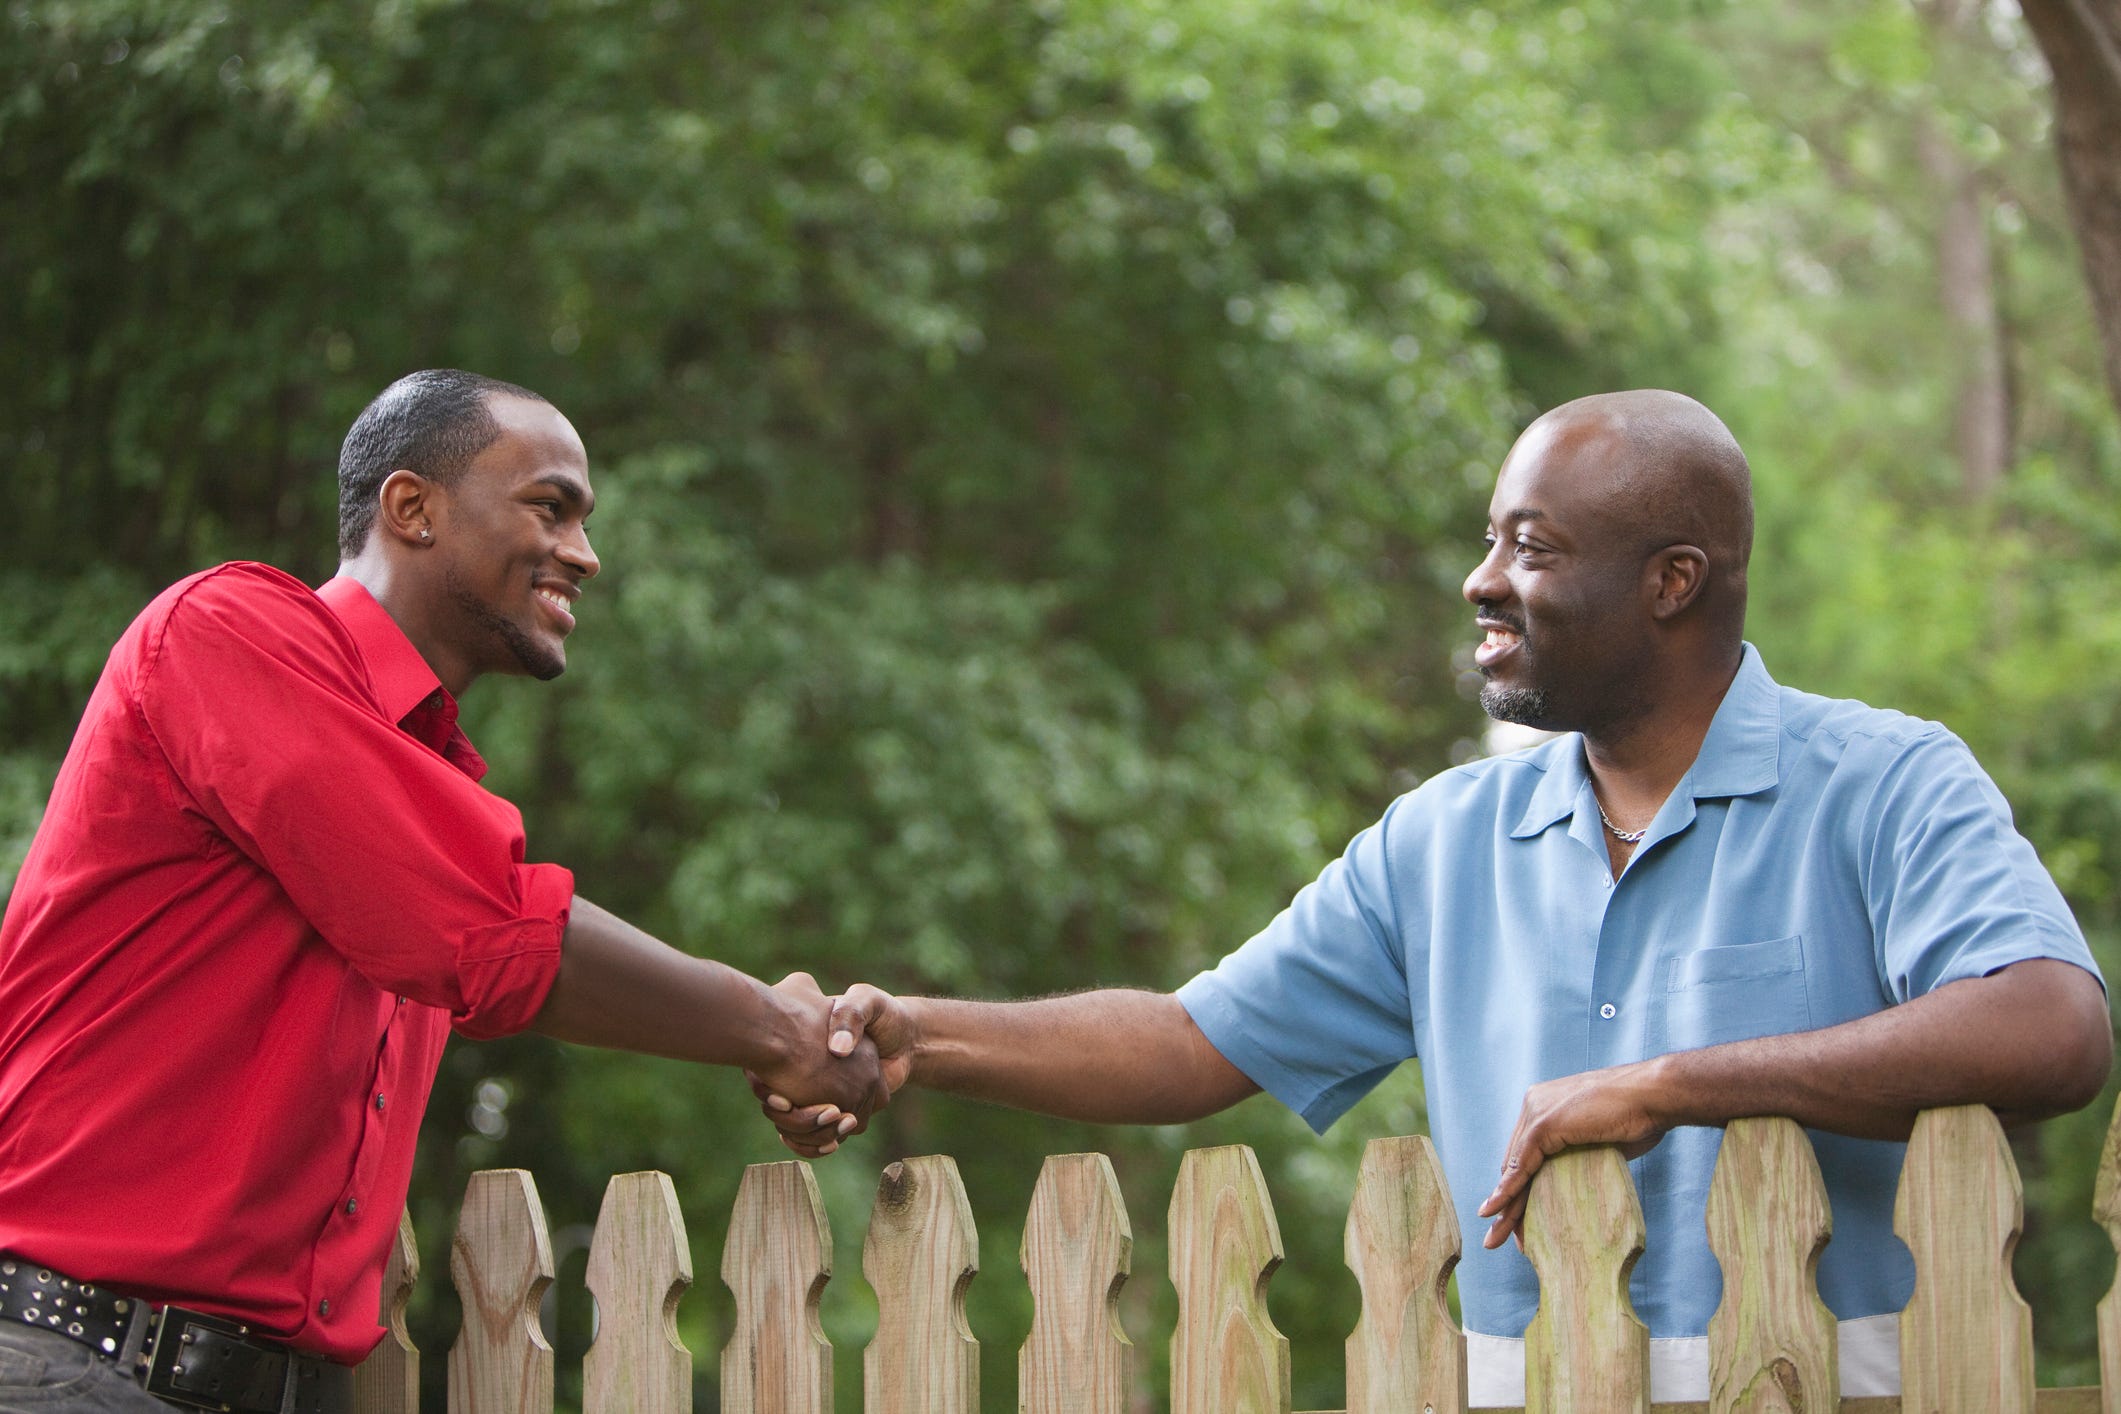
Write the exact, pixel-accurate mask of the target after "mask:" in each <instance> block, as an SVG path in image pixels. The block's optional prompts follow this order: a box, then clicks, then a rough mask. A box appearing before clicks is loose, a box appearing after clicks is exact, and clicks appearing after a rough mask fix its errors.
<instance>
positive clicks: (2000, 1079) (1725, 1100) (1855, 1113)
mask: <svg viewBox="0 0 2121 1414" xmlns="http://www.w3.org/2000/svg"><path fill="white" fill-rule="evenodd" d="M2112 1063H2113V1026H2112V1022H2111V1020H2110V1018H2109V1016H2108V1014H2107V1009H2106V993H2105V992H2104V990H2102V989H2101V988H2100V986H2099V984H2098V982H2097V981H2096V980H2094V979H2093V977H2092V975H2091V974H2090V973H2088V972H2086V971H2084V970H2083V969H2082V968H2078V967H2073V966H2071V965H2070V964H2069V963H2066V962H2055V961H2051V960H2048V959H2033V960H2030V961H2026V962H2019V963H2013V964H2012V965H2010V966H2009V967H2006V968H2003V969H2002V970H2001V971H1999V972H1995V973H1991V974H1990V975H1989V976H1987V977H1976V978H1970V979H1968V980H1966V981H1962V982H1953V983H1950V984H1948V985H1946V986H1943V987H1939V988H1938V989H1937V990H1936V991H1934V992H1931V993H1930V994H1929V995H1927V996H1924V997H1918V998H1916V999H1915V1000H1914V1001H1911V1002H1907V1003H1905V1004H1904V1005H1901V1006H1895V1007H1888V1008H1886V1009H1885V1010H1884V1011H1881V1012H1877V1013H1874V1014H1872V1015H1870V1016H1866V1017H1863V1018H1861V1019H1859V1020H1856V1021H1850V1022H1846V1023H1844V1024H1842V1025H1839V1026H1828V1027H1823V1028H1821V1029H1820V1030H1817V1031H1804V1032H1799V1033H1797V1034H1795V1035H1789V1036H1768V1037H1762V1038H1761V1039H1759V1040H1757V1041H1735V1042H1732V1043H1730V1044H1729V1045H1723V1046H1708V1047H1704V1048H1703V1049H1701V1050H1698V1051H1677V1052H1674V1053H1672V1054H1671V1055H1667V1056H1659V1057H1657V1058H1656V1059H1654V1060H1648V1061H1640V1062H1637V1063H1635V1064H1632V1065H1618V1066H1612V1067H1610V1068H1608V1069H1605V1070H1591V1071H1584V1072H1582V1073H1580V1074H1576V1075H1564V1076H1560V1077H1557V1078H1556V1079H1553V1080H1548V1081H1543V1082H1541V1083H1540V1084H1538V1085H1534V1086H1533V1087H1532V1088H1531V1089H1530V1090H1529V1091H1528V1092H1526V1094H1525V1098H1524V1105H1523V1107H1522V1108H1521V1109H1520V1110H1519V1111H1518V1116H1517V1128H1516V1129H1515V1130H1514V1131H1513V1132H1512V1133H1511V1135H1510V1141H1509V1143H1508V1144H1507V1145H1506V1146H1505V1147H1504V1150H1503V1159H1502V1178H1501V1181H1500V1182H1498V1183H1497V1184H1496V1186H1495V1191H1494V1192H1493V1193H1491V1194H1489V1195H1488V1197H1487V1199H1486V1200H1485V1201H1484V1202H1482V1203H1481V1205H1480V1213H1481V1215H1482V1216H1483V1217H1492V1218H1494V1219H1495V1222H1494V1224H1493V1225H1492V1226H1490V1227H1489V1229H1488V1233H1487V1236H1486V1238H1485V1239H1484V1243H1485V1245H1486V1246H1489V1247H1495V1246H1499V1245H1500V1244H1501V1243H1502V1242H1503V1241H1504V1240H1505V1239H1506V1238H1507V1237H1508V1236H1509V1234H1510V1233H1511V1232H1513V1231H1515V1230H1516V1229H1517V1225H1518V1223H1519V1222H1520V1221H1522V1219H1523V1216H1524V1204H1525V1194H1526V1193H1527V1191H1528V1185H1529V1184H1530V1182H1531V1179H1532V1176H1533V1174H1535V1173H1536V1172H1538V1170H1539V1168H1540V1166H1541V1165H1542V1164H1543V1163H1544V1162H1545V1161H1546V1160H1547V1159H1548V1158H1549V1157H1551V1156H1553V1155H1555V1154H1558V1153H1560V1152H1561V1151H1562V1150H1564V1149H1573V1148H1577V1147H1579V1146H1581V1145H1586V1144H1616V1145H1618V1146H1620V1149H1621V1152H1622V1153H1624V1154H1627V1155H1628V1156H1630V1157H1633V1156H1634V1155H1636V1154H1640V1153H1642V1152H1643V1151H1645V1150H1646V1149H1648V1148H1649V1146H1650V1145H1652V1144H1654V1143H1656V1142H1657V1140H1658V1138H1659V1137H1660V1136H1661V1135H1663V1133H1664V1132H1665V1131H1666V1130H1668V1129H1672V1128H1675V1127H1677V1126H1679V1125H1723V1124H1728V1123H1730V1122H1731V1121H1732V1120H1734V1119H1743V1118H1745V1117H1746V1116H1748V1115H1786V1116H1788V1117H1789V1118H1791V1119H1794V1120H1796V1121H1797V1122H1798V1123H1800V1124H1804V1125H1808V1126H1810V1127H1812V1128H1814V1129H1824V1130H1830V1131H1832V1132H1834V1133H1837V1134H1852V1135H1856V1136H1857V1137H1859V1138H1868V1139H1905V1138H1907V1136H1908V1134H1909V1132H1910V1131H1912V1130H1913V1128H1914V1125H1915V1117H1916V1116H1917V1115H1918V1114H1920V1113H1921V1112H1922V1111H1923V1110H1928V1109H1938V1108H1941V1107H1943V1106H1946V1105H1972V1104H1979V1105H1987V1106H1989V1107H1991V1108H1992V1109H1994V1110H1995V1111H1996V1112H1997V1114H1998V1115H1999V1116H2001V1117H2002V1119H2003V1120H2004V1122H2005V1123H2023V1122H2025V1121H2028V1120H2035V1119H2040V1118H2043V1117H2045V1116H2047V1115H2052V1114H2060V1113H2062V1112H2063V1111H2065V1110H2072V1109H2077V1108H2079V1107H2081V1106H2083V1105H2085V1104H2087V1103H2089V1102H2090V1101H2091V1099H2092V1098H2093V1097H2094V1096H2095V1095H2097V1094H2098V1093H2099V1090H2100V1087H2101V1086H2103V1085H2104V1084H2105V1083H2106V1074H2107V1070H2108V1069H2109V1068H2110V1067H2111V1065H2112Z"/></svg>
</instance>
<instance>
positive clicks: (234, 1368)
mask: <svg viewBox="0 0 2121 1414" xmlns="http://www.w3.org/2000/svg"><path fill="white" fill-rule="evenodd" d="M0 1322H6V1323H7V1324H10V1325H12V1324H15V1323H16V1322H20V1323H21V1324H23V1325H27V1326H33V1327H35V1328H36V1329H38V1330H48V1331H52V1332H54V1333H56V1334H59V1335H63V1336H66V1337H67V1338H68V1339H70V1340H77V1341H79V1342H81V1343H82V1344H83V1345H85V1346H87V1347H88V1348H89V1349H90V1350H93V1351H94V1352H95V1353H96V1354H97V1355H98V1356H99V1357H100V1358H102V1359H105V1360H108V1361H110V1362H112V1363H113V1364H115V1365H117V1366H119V1368H121V1369H124V1370H125V1371H126V1372H127V1373H129V1374H130V1375H132V1376H133V1378H135V1379H137V1380H138V1381H139V1382H140V1385H141V1388H143V1389H145V1390H146V1391H147V1392H148V1393H149V1394H151V1395H154V1396H155V1397H156V1398H157V1399H160V1400H163V1401H164V1402H166V1403H169V1404H175V1405H180V1406H182V1407H184V1408H187V1409H217V1410H222V1411H226V1412H227V1414H349V1412H350V1411H351V1409H352V1408H353V1371H352V1370H350V1369H348V1368H347V1367H346V1366H344V1365H338V1364H334V1363H333V1362H331V1361H329V1360H323V1359H319V1358H318V1357H316V1356H314V1355H300V1354H297V1353H296V1352H294V1351H292V1350H290V1349H288V1348H287V1347H286V1346H284V1345H282V1344H280V1343H279V1342H277V1341H273V1340H267V1339H264V1338H263V1337H260V1336H255V1335H252V1334H251V1333H250V1327H248V1326H246V1325H243V1324H241V1323H240V1322H237V1321H231V1320H227V1319H225V1318H224V1317H221V1316H209V1315H207V1314H206V1313H204V1312H202V1311H191V1310H187V1309H185V1308H184V1307H182V1306H164V1307H162V1308H161V1309H159V1310H154V1309H150V1308H149V1306H148V1304H147V1303H146V1302H144V1301H140V1300H137V1299H135V1298H132V1297H128V1296H121V1295H119V1294H118V1293H116V1292H114V1291H110V1290H108V1289H107V1288H105V1287H101V1286H96V1285H94V1284H92V1283H89V1282H81V1281H75V1280H74V1279H73V1278H72V1277H69V1276H67V1275H65V1274H64V1273H61V1272H56V1271H53V1270H52V1269H51V1268H50V1267H44V1266H39V1265H38V1264H37V1263H35V1262H30V1261H25V1260H23V1259H22V1258H20V1257H13V1256H9V1255H7V1254H5V1253H0Z"/></svg>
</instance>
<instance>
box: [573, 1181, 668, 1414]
mask: <svg viewBox="0 0 2121 1414" xmlns="http://www.w3.org/2000/svg"><path fill="white" fill-rule="evenodd" d="M691 1285H692V1247H691V1245H690V1244H689V1243H688V1242H686V1240H685V1218H684V1215H683V1214H681V1213H680V1212H679V1211H678V1194H677V1189H675V1188H673V1187H672V1186H671V1183H670V1179H669V1177H668V1176H667V1175H665V1174H660V1173H622V1174H618V1175H616V1176H615V1177H614V1178H613V1179H612V1180H611V1182H610V1183H608V1184H606V1185H605V1187H604V1205H603V1207H601V1208H600V1209H598V1211H597V1227H596V1237H595V1238H594V1239H593V1240H592V1241H591V1243H590V1246H589V1272H588V1286H589V1291H590V1294H591V1295H593V1296H595V1297H596V1301H597V1335H596V1343H595V1344H594V1345H592V1346H590V1347H589V1353H588V1354H587V1355H586V1356H584V1357H583V1360H582V1414H692V1352H691V1351H689V1350H687V1349H686V1348H685V1344H684V1342H683V1341H681V1340H679V1339H678V1328H677V1312H678V1299H679V1298H680V1297H682V1296H683V1295H684V1294H685V1290H686V1288H687V1287H690V1286H691Z"/></svg>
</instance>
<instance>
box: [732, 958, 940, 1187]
mask: <svg viewBox="0 0 2121 1414" xmlns="http://www.w3.org/2000/svg"><path fill="white" fill-rule="evenodd" d="M797 977H800V978H802V979H803V980H804V981H805V982H808V981H809V978H808V976H807V975H806V974H803V973H797V974H795V976H793V977H790V978H789V979H788V981H789V982H793V981H795V980H796V978H797ZM781 985H782V986H786V985H788V983H787V982H783V983H782V984H781ZM825 1033H826V1034H825V1052H826V1053H827V1054H828V1055H830V1056H832V1057H856V1056H861V1055H870V1056H874V1057H875V1058H876V1064H877V1070H878V1076H879V1084H880V1089H881V1092H882V1096H883V1098H882V1099H881V1100H879V1101H878V1102H877V1104H876V1105H875V1106H874V1108H875V1109H882V1108H883V1107H884V1106H885V1105H887V1104H889V1103H890V1101H891V1096H893V1095H895V1094H897V1093H898V1090H899V1087H901V1086H903V1085H904V1084H905V1083H906V1081H907V1079H908V1078H909V1077H910V1076H911V1075H912V1072H913V1044H914V1040H915V1037H916V1035H917V1032H916V1029H915V1026H914V1023H913V1018H912V1015H911V1013H910V1011H909V1009H908V1008H907V1006H906V1004H905V1003H904V1002H902V1001H900V1000H899V999H898V998H897V997H894V996H892V995H891V994H890V993H889V992H886V991H884V990H883V989H881V988H878V987H872V986H870V985H868V984H867V983H861V984H859V985H857V986H854V987H850V988H849V989H848V990H847V991H846V992H845V993H843V994H841V995H840V996H837V997H834V998H833V999H832V1001H831V1005H830V1007H829V1008H828V1021H827V1025H826V1028H825ZM841 1063H843V1064H844V1061H842V1062H841ZM745 1079H747V1080H749V1081H750V1082H751V1093H752V1094H754V1095H756V1096H758V1098H759V1104H760V1107H761V1110H762V1112H763V1113H764V1114H765V1116H766V1118H767V1119H768V1120H769V1121H771V1122H772V1124H773V1127H774V1128H775V1129H777V1130H779V1131H780V1134H781V1143H783V1144H785V1145H787V1146H788V1147H789V1148H790V1149H792V1150H794V1151H795V1152H796V1153H798V1154H801V1155H802V1156H803V1157H804V1158H806V1159H815V1158H822V1157H823V1156H825V1155H826V1154H829V1153H831V1152H832V1151H833V1150H835V1149H837V1148H839V1146H840V1140H841V1139H843V1138H845V1137H847V1136H848V1135H850V1134H859V1133H860V1132H861V1131H862V1130H863V1129H866V1128H867V1127H868V1124H867V1116H866V1115H860V1116H858V1115H855V1114H849V1113H846V1112H844V1111H843V1110H841V1109H840V1108H839V1107H837V1106H834V1105H830V1104H817V1103H809V1104H803V1103H798V1102H797V1100H796V1099H795V1095H796V1094H797V1093H798V1092H795V1091H791V1090H785V1089H783V1088H781V1087H780V1086H778V1085H775V1084H772V1083H770V1081H769V1080H768V1078H767V1077H766V1076H764V1075H762V1074H758V1073H755V1072H754V1073H747V1074H746V1076H745Z"/></svg>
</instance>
